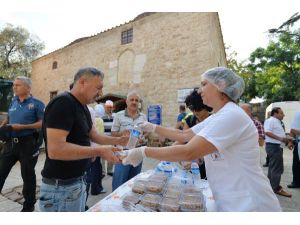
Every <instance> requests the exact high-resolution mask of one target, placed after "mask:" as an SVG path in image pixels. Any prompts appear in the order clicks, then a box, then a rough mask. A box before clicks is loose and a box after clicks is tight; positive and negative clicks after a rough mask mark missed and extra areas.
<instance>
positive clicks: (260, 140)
mask: <svg viewBox="0 0 300 225" xmlns="http://www.w3.org/2000/svg"><path fill="white" fill-rule="evenodd" d="M240 106H241V108H242V109H243V110H244V111H245V113H247V114H248V116H249V117H250V118H251V120H252V121H253V123H254V125H255V127H256V129H257V132H258V144H259V146H260V147H262V146H263V145H264V143H265V131H264V127H263V125H262V124H261V122H259V121H258V120H256V119H254V118H253V116H252V107H251V105H250V104H246V103H244V104H241V105H240Z"/></svg>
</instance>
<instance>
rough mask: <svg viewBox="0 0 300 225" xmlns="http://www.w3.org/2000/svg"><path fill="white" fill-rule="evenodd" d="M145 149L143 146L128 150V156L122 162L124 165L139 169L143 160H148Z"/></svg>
mask: <svg viewBox="0 0 300 225" xmlns="http://www.w3.org/2000/svg"><path fill="white" fill-rule="evenodd" d="M145 148H146V147H145V146H143V147H139V148H133V149H130V150H127V156H126V157H125V158H124V159H123V160H122V163H123V165H129V164H130V165H133V166H134V167H137V166H138V165H139V164H140V163H141V162H142V161H143V159H144V158H146V155H145Z"/></svg>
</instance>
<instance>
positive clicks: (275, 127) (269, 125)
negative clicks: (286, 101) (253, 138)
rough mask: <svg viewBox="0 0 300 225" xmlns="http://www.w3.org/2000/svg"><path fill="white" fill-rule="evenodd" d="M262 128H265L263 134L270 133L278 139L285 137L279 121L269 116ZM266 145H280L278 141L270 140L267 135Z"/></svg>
mask: <svg viewBox="0 0 300 225" xmlns="http://www.w3.org/2000/svg"><path fill="white" fill-rule="evenodd" d="M264 128H265V133H267V132H270V133H272V134H275V135H277V136H279V137H285V132H284V129H283V127H282V125H281V122H280V120H279V119H277V118H275V117H273V116H271V117H270V118H269V119H268V120H266V122H265V124H264ZM266 143H273V144H281V142H280V141H279V140H276V139H274V138H271V137H269V136H268V135H266Z"/></svg>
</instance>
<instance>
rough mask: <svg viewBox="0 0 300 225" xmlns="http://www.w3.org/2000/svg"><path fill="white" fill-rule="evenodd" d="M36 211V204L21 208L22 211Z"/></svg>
mask: <svg viewBox="0 0 300 225" xmlns="http://www.w3.org/2000/svg"><path fill="white" fill-rule="evenodd" d="M33 211H34V206H30V207H24V206H23V209H22V210H21V212H33Z"/></svg>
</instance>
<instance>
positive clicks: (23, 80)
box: [16, 76, 32, 88]
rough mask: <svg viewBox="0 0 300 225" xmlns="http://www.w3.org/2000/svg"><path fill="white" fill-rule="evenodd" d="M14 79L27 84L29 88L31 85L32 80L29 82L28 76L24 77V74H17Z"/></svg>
mask: <svg viewBox="0 0 300 225" xmlns="http://www.w3.org/2000/svg"><path fill="white" fill-rule="evenodd" d="M16 80H20V81H22V82H23V83H24V84H25V85H27V86H28V87H30V88H31V86H32V82H31V80H30V78H28V77H25V76H17V77H16Z"/></svg>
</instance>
